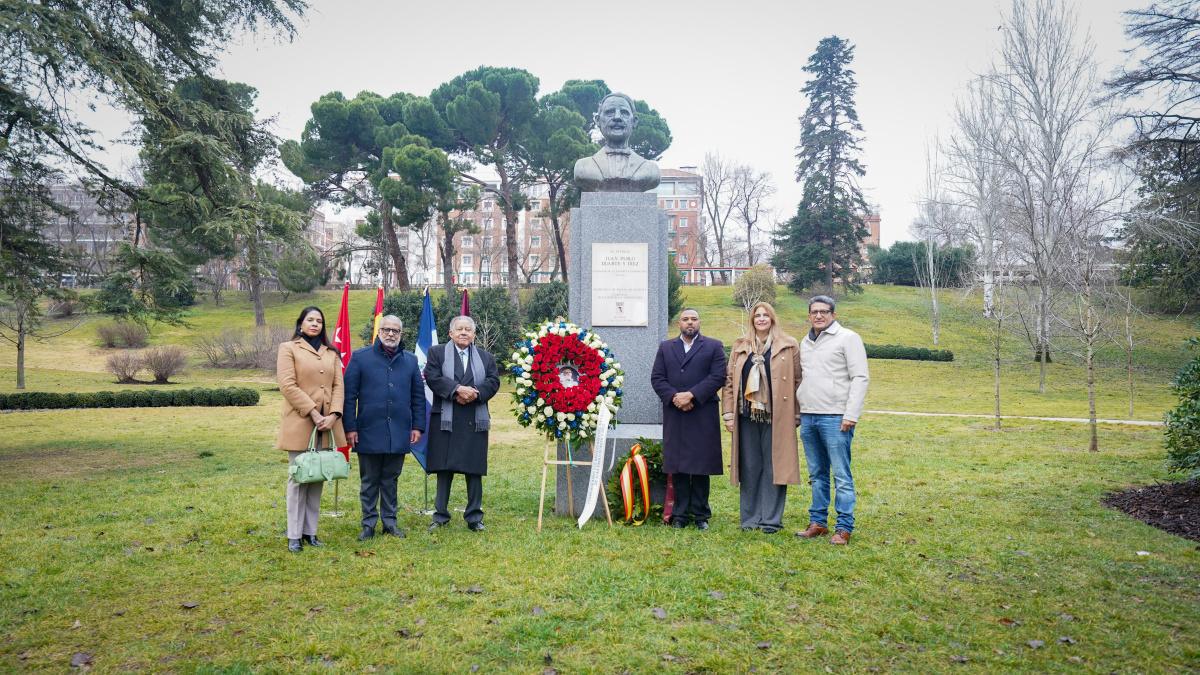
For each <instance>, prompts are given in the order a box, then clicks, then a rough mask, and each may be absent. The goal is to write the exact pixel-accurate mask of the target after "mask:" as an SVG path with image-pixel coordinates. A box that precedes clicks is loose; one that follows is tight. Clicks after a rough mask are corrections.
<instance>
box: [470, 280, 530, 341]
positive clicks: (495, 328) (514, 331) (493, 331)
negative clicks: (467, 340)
mask: <svg viewBox="0 0 1200 675" xmlns="http://www.w3.org/2000/svg"><path fill="white" fill-rule="evenodd" d="M471 318H472V319H475V342H476V344H478V345H479V347H480V348H481V349H486V350H487V351H489V352H492V353H493V354H506V353H508V351H509V349H510V348H511V347H512V345H513V343H514V342H516V341H517V336H518V335H519V334H520V316H519V314H518V310H517V306H516V305H514V304H513V303H512V302H510V301H509V299H508V289H507V288H505V287H503V286H489V287H487V288H481V289H479V290H478V291H476V292H475V293H473V294H472V295H471Z"/></svg>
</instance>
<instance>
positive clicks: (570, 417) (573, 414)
mask: <svg viewBox="0 0 1200 675" xmlns="http://www.w3.org/2000/svg"><path fill="white" fill-rule="evenodd" d="M574 419H575V413H567V420H574Z"/></svg>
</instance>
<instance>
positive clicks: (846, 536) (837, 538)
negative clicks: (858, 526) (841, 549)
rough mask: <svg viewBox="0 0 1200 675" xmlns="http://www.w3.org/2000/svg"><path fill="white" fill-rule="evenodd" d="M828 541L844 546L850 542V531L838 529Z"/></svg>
mask: <svg viewBox="0 0 1200 675" xmlns="http://www.w3.org/2000/svg"><path fill="white" fill-rule="evenodd" d="M829 543H831V544H833V545H834V546H845V545H846V544H849V543H850V533H849V532H847V531H845V530H838V531H837V532H834V533H833V536H832V537H830V538H829Z"/></svg>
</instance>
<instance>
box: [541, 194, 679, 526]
mask: <svg viewBox="0 0 1200 675" xmlns="http://www.w3.org/2000/svg"><path fill="white" fill-rule="evenodd" d="M606 243H615V244H633V243H638V244H646V249H647V255H648V259H647V263H648V267H649V280H648V281H649V283H648V289H649V294H648V297H647V317H648V320H647V325H645V326H604V325H594V324H593V321H592V278H591V276H592V248H593V247H592V245H593V244H606ZM667 255H668V248H667V215H666V213H664V212H663V211H661V210H659V208H658V196H657V195H655V194H654V193H644V192H585V193H583V195H582V198H581V201H580V207H579V208H577V209H571V250H570V262H569V263H568V274H567V279H568V282H569V284H570V297H569V311H568V315H569V318H570V320H571V321H573V322H575V323H576V324H578V325H580V326H590V327H592V328H594V329H595V330H596V332H597V333H599V334H600V336H601V337H602V338H603V339H604V341H605V342H607V343H608V346H609V348H610V349H612V351H613V354H614V355H615V356H616V358H617V360H618V361H619V362H620V363H621V367H622V368H623V369H624V371H625V384H624V386H623V387H622V399H623V401H622V404H621V409H620V410H619V411H618V412H617V422H618V423H619V424H618V425H617V427H616V428H615V429H612V430H610V432H609V436H608V439H609V440H608V446H609V447H608V449H607V450H608V458H609V462H608V464H609V466H606V467H605V474H604V475H605V481H606V483H607V480H608V475H609V473H610V472H611V470H612V466H611V463H612V460H613V459H614V458H615V457H616V456H618V455H623V454H624V453H626V452H628V451H629V448H630V447H632V446H633V444H634V442H635V441H636V439H637V438H638V437H640V436H644V437H646V438H654V439H660V440H661V439H662V402H661V401H659V400H658V397H657V396H656V395H655V394H654V390H653V389H651V388H650V370H651V368H652V367H653V365H654V355H655V354H656V353H657V351H658V345H659V343H660V342H662V341H663V340H664V339H666V335H667V321H668V317H667ZM571 450H572V452H571V454H572V457H573V458H575V459H583V460H588V459H590V458H591V448H590V447H585V448H579V449H576V448H572V449H571ZM558 458H559V459H566V458H567V452H566V447H565V446H563V445H562V444H560V445H559V447H558ZM588 472H589V469H588V468H587V467H579V468H576V469H574V473H572V481H573V488H574V496H575V504H576V507H575V513H579V510H580V509H582V508H583V502H584V498H585V497H586V495H587V480H588ZM566 474H567V468H566V467H562V466H560V467H559V468H558V472H557V481H556V483H557V491H556V495H557V499H556V500H555V512H556V513H558V514H566V513H567V509H566V508H565V507H566V505H567V475H566ZM593 517H599V518H603V517H604V507H603V506H602V505H600V504H597V510H596V511H595V515H594V516H593Z"/></svg>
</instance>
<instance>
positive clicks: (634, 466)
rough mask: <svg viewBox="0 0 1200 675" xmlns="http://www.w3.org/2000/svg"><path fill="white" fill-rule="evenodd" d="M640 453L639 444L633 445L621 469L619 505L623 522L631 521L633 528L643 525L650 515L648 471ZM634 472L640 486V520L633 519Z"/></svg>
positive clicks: (634, 496)
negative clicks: (622, 508) (623, 515)
mask: <svg viewBox="0 0 1200 675" xmlns="http://www.w3.org/2000/svg"><path fill="white" fill-rule="evenodd" d="M641 452H642V446H641V444H640V443H638V444H635V445H634V446H633V447H632V448H630V450H629V459H627V460H625V466H623V467H621V504H622V505H623V506H624V507H625V522H627V523H628V522H631V521H632V522H633V524H634V525H635V526H636V525H641V524H642V523H645V522H646V518H648V517H649V515H650V469H649V467H648V466H647V465H646V458H645V457H643V456H642V455H641ZM635 470H636V471H637V476H638V481H640V482H641V484H642V485H641V487H642V518H641V520H634V519H633V503H634V501H636V495H635V494H634V492H633V472H634V471H635Z"/></svg>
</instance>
